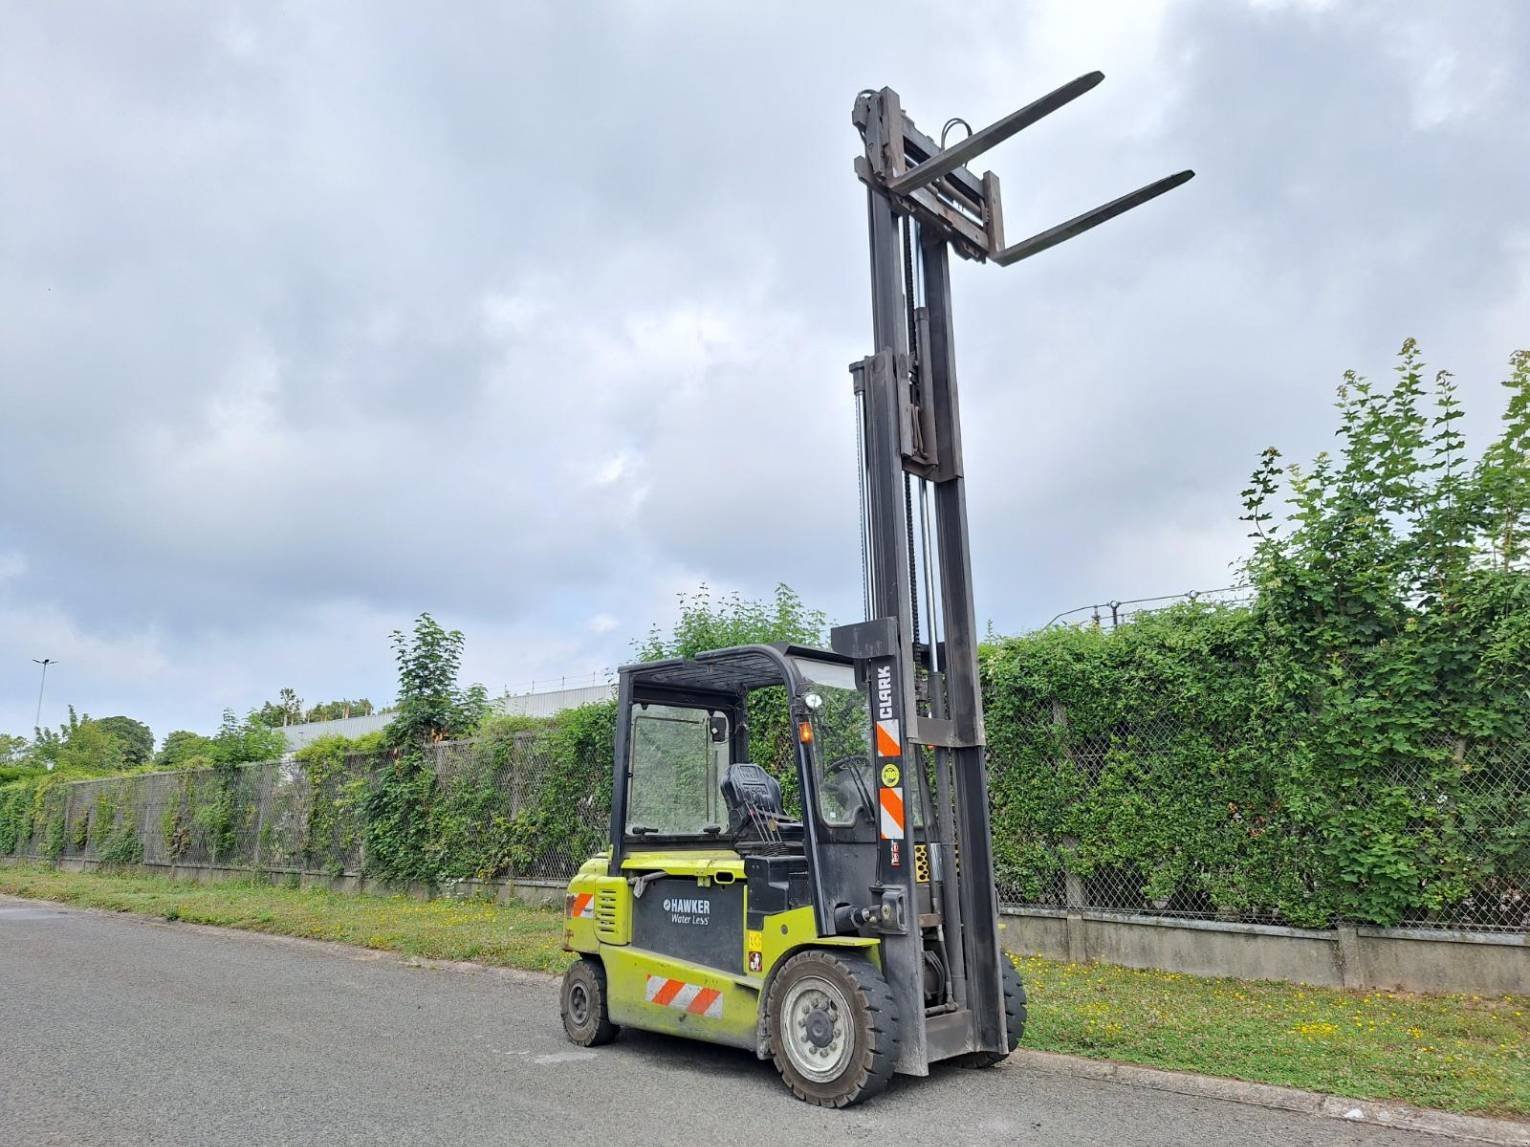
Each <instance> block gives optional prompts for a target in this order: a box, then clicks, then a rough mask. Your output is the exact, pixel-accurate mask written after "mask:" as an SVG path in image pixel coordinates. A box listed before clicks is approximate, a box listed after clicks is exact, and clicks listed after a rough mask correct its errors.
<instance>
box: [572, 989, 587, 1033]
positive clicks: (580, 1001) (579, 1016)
mask: <svg viewBox="0 0 1530 1147" xmlns="http://www.w3.org/2000/svg"><path fill="white" fill-rule="evenodd" d="M568 1014H569V1018H571V1019H572V1020H573V1021H574V1025H575V1026H576V1027H584V1025H585V1023H586V1022H588V1020H589V1018H590V994H589V992H587V991H585V988H584V985H583V984H575V985H574V986H573V987H571V988H570V989H569V992H568Z"/></svg>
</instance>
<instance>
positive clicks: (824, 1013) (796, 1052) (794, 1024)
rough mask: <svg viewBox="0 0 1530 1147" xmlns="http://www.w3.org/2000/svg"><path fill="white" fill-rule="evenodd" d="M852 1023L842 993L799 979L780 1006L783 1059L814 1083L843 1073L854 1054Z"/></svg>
mask: <svg viewBox="0 0 1530 1147" xmlns="http://www.w3.org/2000/svg"><path fill="white" fill-rule="evenodd" d="M854 1027H855V1025H854V1021H853V1020H852V1018H851V1016H850V1005H849V1004H848V1003H847V1002H846V1000H845V996H844V993H843V992H841V991H840V989H839V988H838V987H837V986H836V985H834V984H832V983H830V982H829V981H828V980H826V979H824V978H823V977H821V976H803V977H802V979H800V980H798V981H797V982H796V983H794V984H793V985H792V986H791V987H790V988H788V989H787V990H786V996H785V998H784V999H783V1000H782V1002H781V1043H782V1044H783V1046H784V1049H785V1051H786V1058H787V1059H788V1060H789V1061H790V1062H791V1065H792V1066H793V1067H794V1068H796V1069H797V1071H799V1072H801V1073H802V1075H803V1076H804V1077H806V1078H807V1079H810V1080H812V1081H813V1082H814V1083H831V1082H833V1081H834V1080H836V1079H838V1078H839V1077H840V1076H841V1075H843V1074H844V1073H845V1068H846V1067H848V1066H849V1064H850V1061H851V1059H852V1058H853V1056H854V1053H855V1030H854Z"/></svg>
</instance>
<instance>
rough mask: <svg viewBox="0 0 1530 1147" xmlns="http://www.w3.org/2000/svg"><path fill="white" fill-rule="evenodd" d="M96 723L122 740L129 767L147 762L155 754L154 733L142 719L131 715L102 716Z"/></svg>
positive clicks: (123, 751) (124, 755) (123, 753)
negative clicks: (137, 719) (135, 718)
mask: <svg viewBox="0 0 1530 1147" xmlns="http://www.w3.org/2000/svg"><path fill="white" fill-rule="evenodd" d="M96 724H97V725H99V726H100V727H101V728H102V729H104V730H105V731H106V732H108V733H110V734H111V735H112V736H114V737H116V738H117V740H118V741H120V742H122V755H123V759H124V760H125V761H126V762H127V765H128V767H129V768H136V767H137V766H138V765H142V764H146V763H147V762H148V760H149V758H150V757H152V756H153V755H154V734H153V733H152V732H150V731H149V726H147V725H145V724H144V723H143V722H142V721H135V720H133V718H131V717H102V718H100V719H99V720H98V721H97V722H96Z"/></svg>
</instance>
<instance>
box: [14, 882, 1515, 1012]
mask: <svg viewBox="0 0 1530 1147" xmlns="http://www.w3.org/2000/svg"><path fill="white" fill-rule="evenodd" d="M0 862H4V863H11V864H16V863H34V864H35V863H37V861H36V860H35V859H28V858H25V857H0ZM57 866H58V867H59V868H61V869H63V870H65V871H69V872H82V871H88V870H90V869H94V868H96V867H97V862H96V861H93V860H78V859H76V860H69V859H65V860H60V861H59V862H58V863H57ZM136 870H137V871H139V872H143V873H151V874H154V875H158V876H169V877H171V878H173V879H176V880H188V881H195V882H199V883H212V882H215V881H220V880H252V879H254V880H263V881H266V882H268V883H270V884H273V885H287V886H291V887H300V888H324V889H328V890H330V891H334V892H362V891H366V892H383V893H393V894H403V895H408V896H414V897H416V898H418V899H422V900H424V899H429V898H431V897H433V896H436V897H463V898H488V899H494V900H497V901H499V902H501V903H503V902H505V901H508V900H511V899H516V900H521V901H523V902H524V903H527V904H532V905H537V906H541V907H559V906H561V905H562V903H563V892H564V887H565V882H564V881H561V880H542V879H527V880H461V881H455V882H453V883H451V884H448V885H443V886H440V887H437V888H431V887H429V886H427V885H423V884H414V885H406V886H400V885H397V884H389V883H387V882H385V881H380V880H374V879H369V878H368V877H366V876H363V875H361V874H358V873H342V874H338V875H335V874H330V873H323V872H308V871H301V870H285V871H283V870H276V871H272V870H259V869H249V868H232V867H227V868H225V867H217V866H213V865H187V864H163V865H161V864H144V865H138V866H136ZM1001 930H1002V931H1001V936H1002V942H1003V945H1004V948H1005V950H1006V951H1009V952H1013V953H1015V954H1016V955H1025V956H1033V955H1034V956H1045V957H1046V958H1048V959H1052V960H1066V961H1070V962H1072V963H1076V964H1084V963H1092V962H1099V963H1105V964H1120V965H1123V966H1125V967H1128V968H1156V969H1159V970H1161V971H1168V972H1185V973H1188V974H1190V975H1193V976H1227V977H1231V978H1233V979H1238V980H1285V981H1288V982H1291V983H1298V984H1315V985H1318V986H1320V987H1328V988H1358V989H1369V988H1382V989H1401V990H1404V991H1411V992H1460V993H1465V994H1468V995H1479V996H1497V995H1521V996H1522V995H1530V940H1527V937H1526V934H1525V933H1523V932H1452V931H1446V930H1443V929H1441V930H1435V929H1409V928H1369V927H1340V928H1335V929H1333V930H1331V931H1314V930H1311V929H1305V928H1279V927H1272V926H1269V925H1264V924H1238V923H1228V922H1223V921H1219V920H1179V919H1173V918H1168V917H1162V916H1122V915H1114V914H1109V913H1090V912H1066V911H1059V910H1056V909H1045V908H1005V909H1003V918H1002V920H1001Z"/></svg>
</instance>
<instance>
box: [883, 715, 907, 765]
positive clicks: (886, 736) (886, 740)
mask: <svg viewBox="0 0 1530 1147" xmlns="http://www.w3.org/2000/svg"><path fill="white" fill-rule="evenodd" d="M902 752H903V737H902V733H901V731H900V730H899V728H898V719H897V718H896V717H889V718H888V719H887V720H885V721H878V722H877V755H878V756H882V757H896V756H899V755H900V754H901V753H902Z"/></svg>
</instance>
